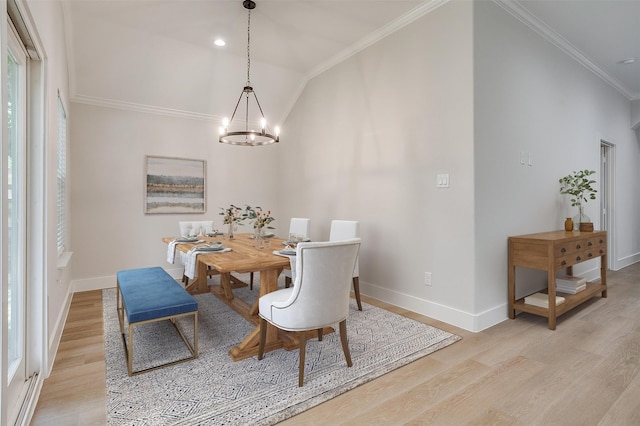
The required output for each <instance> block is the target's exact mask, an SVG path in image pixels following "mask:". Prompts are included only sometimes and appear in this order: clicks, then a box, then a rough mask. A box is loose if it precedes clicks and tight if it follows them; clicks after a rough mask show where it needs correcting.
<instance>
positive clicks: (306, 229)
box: [289, 217, 311, 238]
mask: <svg viewBox="0 0 640 426" xmlns="http://www.w3.org/2000/svg"><path fill="white" fill-rule="evenodd" d="M310 232H311V219H307V218H302V217H292V218H291V221H290V222H289V233H290V234H296V235H302V236H303V237H305V238H309V233H310Z"/></svg>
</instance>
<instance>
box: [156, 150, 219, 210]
mask: <svg viewBox="0 0 640 426" xmlns="http://www.w3.org/2000/svg"><path fill="white" fill-rule="evenodd" d="M206 172H207V162H206V161H205V160H196V159H189V158H178V157H159V156H152V155H147V156H145V168H144V188H145V189H144V212H145V214H184V213H205V212H206V205H207V203H206V194H207V191H206V176H207V173H206Z"/></svg>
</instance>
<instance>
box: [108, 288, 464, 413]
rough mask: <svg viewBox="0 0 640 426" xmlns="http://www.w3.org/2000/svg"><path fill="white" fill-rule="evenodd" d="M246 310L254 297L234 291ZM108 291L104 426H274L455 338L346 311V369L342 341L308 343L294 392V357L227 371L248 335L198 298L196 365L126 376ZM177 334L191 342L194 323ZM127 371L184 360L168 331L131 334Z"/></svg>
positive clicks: (233, 318)
mask: <svg viewBox="0 0 640 426" xmlns="http://www.w3.org/2000/svg"><path fill="white" fill-rule="evenodd" d="M234 294H235V295H236V297H240V298H241V299H243V300H245V301H247V302H250V301H252V300H255V297H257V295H258V289H257V288H255V287H254V289H253V290H249V289H248V288H241V289H236V290H234ZM115 299H116V297H115V289H108V290H104V291H103V300H104V302H103V305H104V306H103V311H104V328H105V333H104V337H105V359H106V371H107V373H106V384H107V418H108V424H109V425H248V424H251V425H272V424H275V423H277V422H279V421H282V420H285V419H287V418H290V417H293V416H294V415H296V414H298V413H301V412H303V411H305V410H307V409H309V408H311V407H313V406H316V405H318V404H320V403H322V402H324V401H327V400H329V399H331V398H333V397H335V396H338V395H340V394H342V393H344V392H347V391H348V390H350V389H353V388H355V387H356V386H359V385H361V384H363V383H366V382H368V381H370V380H373V379H375V378H377V377H380V376H381V375H383V374H385V373H387V372H389V371H391V370H394V369H396V368H398V367H401V366H403V365H406V364H408V363H410V362H412V361H414V360H416V359H419V358H421V357H423V356H426V355H428V354H430V353H432V352H435V351H437V350H439V349H441V348H444V347H446V346H448V345H450V344H452V343H454V342H456V341H458V340H460V337H458V336H456V335H454V334H451V333H448V332H445V331H443V330H440V329H437V328H434V327H431V326H428V325H426V324H423V323H420V322H417V321H414V320H411V319H408V318H405V317H402V316H400V315H397V314H394V313H391V312H389V311H386V310H384V309H380V308H377V307H375V306H372V305H369V304H366V303H363V304H362V307H363V310H362V311H358V310H357V306H356V304H355V301H352V304H351V312H350V314H349V318H348V320H347V335H348V338H349V348H350V349H351V357H352V360H353V367H350V368H349V367H347V365H346V362H345V359H344V354H343V352H342V348H341V346H340V338H339V333H337V332H336V333H331V334H328V335H325V336H324V339H323V341H322V342H319V341H318V340H317V339H313V340H309V341H308V342H307V355H306V362H305V377H304V386H303V387H302V388H299V387H298V351H297V350H293V351H286V350H284V349H279V350H275V351H271V352H267V353H266V354H265V356H264V358H263V360H262V361H258V359H257V358H256V357H254V358H249V359H245V360H242V361H238V362H234V361H232V360H231V359H230V358H229V355H228V352H229V349H230V348H231V347H233V346H234V345H236V344H237V343H238V342H240V341H241V340H242V338H243V337H244V336H245V335H247V334H248V333H249V332H250V331H251V330H252V329H253V326H252V325H251V324H249V323H248V322H247V321H245V320H244V319H243V318H242V317H241V316H239V315H238V314H237V313H235V312H234V311H233V310H231V309H230V308H228V307H227V306H226V305H225V304H224V303H222V302H220V301H219V300H218V298H217V297H216V296H214V295H212V294H202V295H198V296H196V299H197V300H198V308H199V316H200V318H199V321H198V328H199V333H198V335H199V357H198V358H197V359H195V360H191V361H187V362H184V363H180V364H175V365H173V366H169V367H165V368H161V369H158V370H153V371H150V372H146V373H143V374H140V375H137V376H133V377H129V376H128V375H127V365H126V359H125V355H124V349H123V342H122V336H121V334H120V329H119V325H118V318H117V314H116V301H115ZM180 326H181V327H182V329H183V330H185V335H186V336H188V337H192V336H193V331H192V330H193V328H192V327H193V321H192V320H189V319H186V318H185V319H184V320H181V321H180ZM134 333H135V335H134V349H135V352H134V365H133V368H134V371H135V370H139V369H144V368H147V367H151V366H154V365H157V364H162V363H164V362H166V361H171V360H176V359H181V358H184V357H187V356H188V355H189V352H188V350H187V349H186V346H185V345H184V342H182V339H181V338H180V336H179V335H178V333H177V331H176V330H175V328H174V327H173V326H172V325H170V323H169V322H168V321H165V322H161V323H152V324H146V325H142V326H138V327H135V331H134Z"/></svg>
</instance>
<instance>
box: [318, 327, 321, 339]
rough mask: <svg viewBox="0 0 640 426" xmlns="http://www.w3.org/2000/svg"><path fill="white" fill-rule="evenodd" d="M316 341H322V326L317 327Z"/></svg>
mask: <svg viewBox="0 0 640 426" xmlns="http://www.w3.org/2000/svg"><path fill="white" fill-rule="evenodd" d="M318 342H322V328H319V329H318Z"/></svg>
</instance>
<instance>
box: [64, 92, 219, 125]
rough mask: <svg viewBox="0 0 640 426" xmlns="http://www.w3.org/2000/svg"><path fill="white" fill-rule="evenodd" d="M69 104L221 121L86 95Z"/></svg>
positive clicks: (190, 113)
mask: <svg viewBox="0 0 640 426" xmlns="http://www.w3.org/2000/svg"><path fill="white" fill-rule="evenodd" d="M71 102H76V103H80V104H86V105H93V106H99V107H104V108H114V109H121V110H126V111H135V112H142V113H146V114H156V115H164V116H169V117H177V118H188V119H192V120H203V121H221V120H222V117H219V116H217V115H213V114H203V113H200V112H193V111H183V110H179V109H173V108H164V107H159V106H154V105H144V104H136V103H133V102H124V101H117V100H114V99H105V98H98V97H94V96H87V95H77V94H76V95H74V96H73V97H72V98H71Z"/></svg>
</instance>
